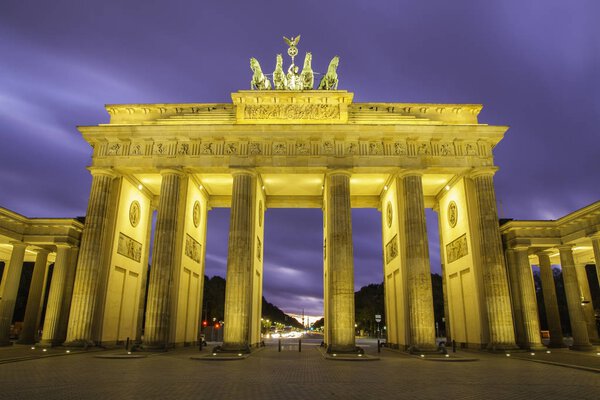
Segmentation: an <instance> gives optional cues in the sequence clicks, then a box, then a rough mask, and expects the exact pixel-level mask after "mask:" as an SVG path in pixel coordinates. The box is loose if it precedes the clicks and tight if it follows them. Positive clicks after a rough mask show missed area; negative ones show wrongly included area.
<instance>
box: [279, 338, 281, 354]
mask: <svg viewBox="0 0 600 400" xmlns="http://www.w3.org/2000/svg"><path fill="white" fill-rule="evenodd" d="M279 352H280V353H281V338H279Z"/></svg>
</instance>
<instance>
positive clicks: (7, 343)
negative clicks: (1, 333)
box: [0, 340, 13, 347]
mask: <svg viewBox="0 0 600 400" xmlns="http://www.w3.org/2000/svg"><path fill="white" fill-rule="evenodd" d="M12 345H13V342H12V341H10V340H2V341H0V347H6V346H12Z"/></svg>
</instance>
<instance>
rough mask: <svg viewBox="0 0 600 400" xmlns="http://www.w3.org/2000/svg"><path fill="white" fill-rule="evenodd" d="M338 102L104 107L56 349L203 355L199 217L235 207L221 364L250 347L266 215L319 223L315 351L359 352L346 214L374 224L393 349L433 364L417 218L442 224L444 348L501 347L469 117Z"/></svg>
mask: <svg viewBox="0 0 600 400" xmlns="http://www.w3.org/2000/svg"><path fill="white" fill-rule="evenodd" d="M352 98H353V94H352V93H349V92H346V91H342V90H319V91H316V90H305V91H279V90H278V91H266V90H265V91H262V90H257V91H239V92H237V93H233V94H232V100H233V102H232V103H226V104H127V105H108V106H106V109H107V111H108V113H109V114H110V122H109V123H107V124H100V125H98V126H86V127H80V128H79V129H80V131H81V132H82V134H83V137H84V138H85V139H86V140H87V141H88V142H89V143H90V145H92V147H93V149H94V150H93V158H92V164H91V166H90V168H89V170H90V172H91V173H92V175H93V179H92V188H91V194H90V201H89V205H88V212H87V220H86V225H85V229H84V231H83V238H82V244H81V249H80V255H79V260H78V265H77V275H76V282H75V286H74V289H73V300H72V303H71V312H70V316H69V327H68V335H67V344H71V345H76V344H84V343H88V344H92V343H93V344H99V343H103V344H114V343H116V342H120V341H124V340H126V338H127V337H130V338H137V339H138V340H141V339H142V317H143V315H142V313H143V303H144V295H145V290H144V289H145V287H146V282H145V277H146V275H147V265H148V260H149V247H150V246H149V243H150V231H151V220H152V213H153V210H157V222H156V233H155V238H154V249H153V256H152V268H151V271H150V275H149V276H150V278H149V279H150V281H149V289H148V303H147V310H146V318H145V321H146V323H145V327H144V335H143V344H144V346H145V347H147V348H165V347H170V346H175V345H184V344H193V343H196V342H197V340H198V335H199V326H200V324H199V322H200V313H201V304H202V288H203V277H204V255H205V239H206V235H207V231H206V220H207V218H206V217H207V212H208V211H209V210H210V208H211V207H231V222H230V235H229V250H228V251H229V252H228V262H227V291H226V300H225V301H226V304H225V325H224V329H225V331H224V344H223V349H224V350H231V351H239V350H246V349H248V347H249V346H252V345H256V344H258V343H259V342H260V316H261V298H262V281H263V275H262V274H263V268H262V263H263V248H264V247H265V246H268V243H265V242H264V226H263V215H264V212H265V210H266V209H267V208H276V207H282V208H294V207H298V208H308V207H313V208H321V209H323V232H324V235H323V237H324V241H323V248H324V254H323V259H324V267H323V271H324V272H323V276H324V304H325V322H326V325H325V326H326V329H325V331H326V332H325V342H326V343H327V345H328V346H329V350H330V351H336V352H342V351H349V352H353V351H356V346H355V342H354V294H353V293H354V282H353V253H352V229H351V208H352V207H358V208H361V207H363V208H365V207H368V208H377V209H379V210H381V215H382V232H383V243H382V248H383V253H384V267H383V268H384V279H385V298H386V316H387V331H388V342H389V343H390V344H391V345H394V346H398V347H400V348H409V347H412V348H415V349H420V350H427V349H432V348H434V347H435V329H434V318H433V305H432V303H433V302H432V291H431V280H430V263H429V254H428V239H427V233H426V225H425V208H433V209H434V210H436V211H437V212H438V213H439V230H440V240H441V248H442V268H443V277H444V284H445V293H447V302H446V304H447V313H446V314H447V317H448V319H449V321H450V326H451V335H452V338H453V339H454V340H456V341H457V342H459V343H464V344H465V345H467V346H471V347H477V348H479V347H485V346H487V347H489V348H494V349H502V348H514V347H515V335H514V329H513V317H512V311H511V303H510V298H509V289H508V284H507V275H506V269H505V262H504V257H503V252H502V244H501V240H500V234H499V228H498V218H497V211H496V201H495V195H494V186H493V175H494V172H495V171H496V167H494V163H493V155H492V149H493V148H494V146H495V145H496V144H497V143H498V142H499V141H500V140H501V139H502V137H503V135H504V133H505V131H506V130H507V127H505V126H490V125H486V124H480V123H479V122H478V119H477V117H478V114H479V112H480V111H481V108H482V107H481V106H480V105H470V104H404V103H354V102H353V101H352Z"/></svg>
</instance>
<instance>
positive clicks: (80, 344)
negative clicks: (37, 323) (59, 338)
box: [40, 339, 96, 349]
mask: <svg viewBox="0 0 600 400" xmlns="http://www.w3.org/2000/svg"><path fill="white" fill-rule="evenodd" d="M44 342H49V343H52V341H50V340H42V341H41V342H40V345H41V346H43V344H42V343H44ZM58 345H59V344H58V343H57V344H54V346H58ZM62 345H63V346H64V347H75V348H83V349H87V348H88V347H94V346H96V343H94V341H93V340H83V339H78V340H72V341H70V342H64V343H63V344H62ZM50 346H52V344H51V345H50Z"/></svg>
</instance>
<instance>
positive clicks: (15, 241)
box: [8, 240, 29, 249]
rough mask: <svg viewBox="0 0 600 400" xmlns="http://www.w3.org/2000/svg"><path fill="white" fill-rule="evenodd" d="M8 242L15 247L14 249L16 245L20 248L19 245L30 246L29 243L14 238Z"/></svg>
mask: <svg viewBox="0 0 600 400" xmlns="http://www.w3.org/2000/svg"><path fill="white" fill-rule="evenodd" d="M8 244H10V245H11V246H12V247H13V249H14V248H15V247H16V248H19V247H22V248H26V247H27V246H29V243H25V242H20V241H18V240H13V241H10V242H8Z"/></svg>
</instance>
